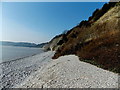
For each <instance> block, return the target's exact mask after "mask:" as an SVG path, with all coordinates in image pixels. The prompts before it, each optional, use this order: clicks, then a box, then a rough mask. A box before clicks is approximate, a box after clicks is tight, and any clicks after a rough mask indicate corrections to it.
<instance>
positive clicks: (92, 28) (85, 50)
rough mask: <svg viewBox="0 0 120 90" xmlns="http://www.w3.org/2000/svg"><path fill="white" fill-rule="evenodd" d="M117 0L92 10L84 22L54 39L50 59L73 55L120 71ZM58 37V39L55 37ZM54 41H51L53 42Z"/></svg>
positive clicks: (119, 26) (119, 15)
mask: <svg viewBox="0 0 120 90" xmlns="http://www.w3.org/2000/svg"><path fill="white" fill-rule="evenodd" d="M119 20H120V2H118V3H116V2H109V3H107V4H105V5H104V6H103V7H102V8H101V9H96V11H95V12H93V15H92V16H91V17H89V19H88V20H87V21H82V22H81V23H80V24H79V25H77V26H75V27H74V28H72V29H71V30H69V31H68V32H67V33H66V34H64V35H60V37H57V38H54V39H53V40H52V41H51V42H50V45H49V47H50V48H51V45H52V46H54V48H56V49H52V50H56V53H55V55H54V56H53V59H56V58H58V57H60V56H64V55H69V54H75V55H77V56H79V57H80V58H81V59H82V60H83V61H86V62H89V63H91V64H94V65H97V66H99V67H102V68H104V69H107V70H111V71H114V72H118V73H120V68H119V67H120V23H119ZM58 38H59V39H58ZM53 42H54V43H53Z"/></svg>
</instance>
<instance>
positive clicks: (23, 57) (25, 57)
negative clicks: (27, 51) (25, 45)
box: [0, 48, 45, 65]
mask: <svg viewBox="0 0 120 90" xmlns="http://www.w3.org/2000/svg"><path fill="white" fill-rule="evenodd" d="M40 49H41V50H42V51H43V52H40V53H37V54H41V53H44V52H45V51H44V49H43V48H40ZM37 54H32V55H28V56H24V57H20V58H17V59H11V60H9V61H4V62H0V65H1V64H3V63H9V62H11V61H16V60H21V59H24V58H28V57H32V56H35V55H37ZM1 61H3V60H1Z"/></svg>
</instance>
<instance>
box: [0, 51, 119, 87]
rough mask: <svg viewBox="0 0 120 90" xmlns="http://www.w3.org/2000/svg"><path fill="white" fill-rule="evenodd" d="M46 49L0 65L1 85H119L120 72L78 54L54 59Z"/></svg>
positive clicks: (51, 53) (52, 53)
mask: <svg viewBox="0 0 120 90" xmlns="http://www.w3.org/2000/svg"><path fill="white" fill-rule="evenodd" d="M54 53H55V52H53V51H48V52H43V53H40V54H37V55H34V56H31V57H27V58H23V59H20V60H16V61H11V62H10V63H8V64H7V63H4V64H1V65H0V67H2V73H1V74H0V78H1V81H0V88H3V87H5V88H117V87H118V74H115V73H113V72H110V71H107V70H104V69H101V68H98V67H96V66H94V65H91V64H89V63H86V62H83V61H80V60H79V58H78V57H77V56H75V55H66V56H61V57H60V58H58V59H55V60H53V59H52V56H53V55H54Z"/></svg>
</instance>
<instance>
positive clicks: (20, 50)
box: [0, 45, 44, 63]
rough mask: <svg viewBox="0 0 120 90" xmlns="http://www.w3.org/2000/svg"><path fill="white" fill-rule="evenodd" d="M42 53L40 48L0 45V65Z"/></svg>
mask: <svg viewBox="0 0 120 90" xmlns="http://www.w3.org/2000/svg"><path fill="white" fill-rule="evenodd" d="M42 52H44V51H43V50H42V49H40V48H30V47H16V46H3V45H0V63H2V62H6V61H11V60H16V59H20V58H25V57H29V56H32V55H35V54H39V53H42Z"/></svg>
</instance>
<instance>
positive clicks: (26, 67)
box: [0, 51, 53, 88]
mask: <svg viewBox="0 0 120 90" xmlns="http://www.w3.org/2000/svg"><path fill="white" fill-rule="evenodd" d="M51 55H53V52H51V51H49V52H43V53H40V54H36V55H32V56H29V57H26V58H22V59H17V60H13V61H7V62H4V63H2V64H0V67H1V73H0V79H1V82H0V86H1V87H0V88H3V87H6V88H12V87H13V86H14V85H16V84H19V83H21V82H22V81H23V80H24V79H25V78H27V77H28V76H29V75H31V74H32V73H34V72H35V71H37V70H38V69H39V68H41V66H43V65H44V64H45V63H48V61H47V60H46V58H47V56H51Z"/></svg>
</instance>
